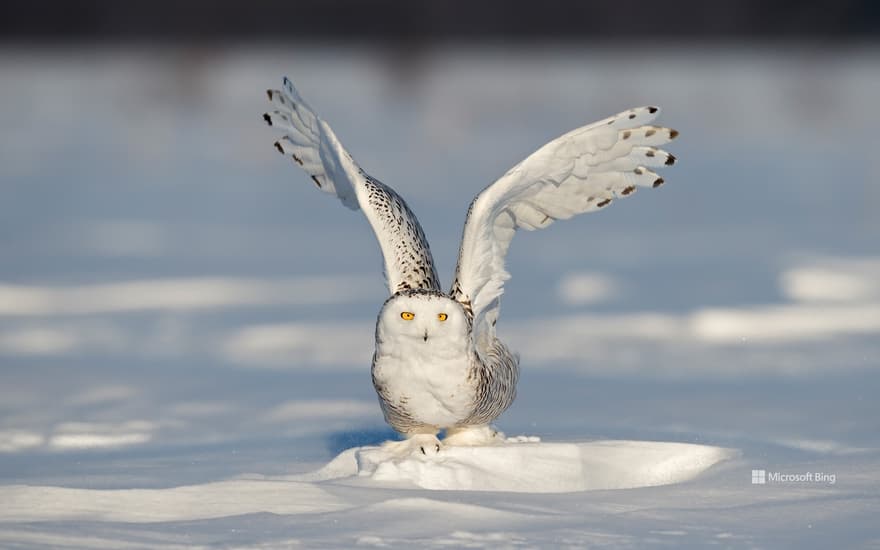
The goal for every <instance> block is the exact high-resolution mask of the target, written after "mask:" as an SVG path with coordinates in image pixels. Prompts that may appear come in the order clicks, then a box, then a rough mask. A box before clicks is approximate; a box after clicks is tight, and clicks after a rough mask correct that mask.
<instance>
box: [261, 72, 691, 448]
mask: <svg viewBox="0 0 880 550" xmlns="http://www.w3.org/2000/svg"><path fill="white" fill-rule="evenodd" d="M267 95H268V98H269V102H270V103H271V104H272V106H273V110H272V111H271V112H267V113H265V114H263V119H264V120H265V122H266V123H267V124H268V125H269V126H272V127H273V128H277V129H278V130H280V131H282V132H284V135H283V136H281V138H280V139H279V140H278V141H276V142H275V148H276V149H277V150H278V152H280V153H281V154H283V155H285V156H286V157H288V158H290V159H291V160H292V161H293V162H295V163H296V164H297V165H299V166H300V167H301V168H302V169H303V170H305V172H306V173H307V174H308V175H309V177H310V178H311V181H312V183H314V185H315V186H316V187H317V188H318V189H319V190H320V191H323V192H325V193H329V194H331V195H334V196H336V197H337V198H338V199H339V200H340V201H342V204H344V205H345V206H347V207H348V208H350V209H352V210H361V211H363V213H364V215H365V216H366V218H367V220H368V221H369V224H370V226H371V227H372V229H373V233H374V234H375V236H376V239H377V240H378V242H379V248H380V249H381V252H382V256H383V259H384V267H385V277H386V282H387V284H388V289H389V291H390V297H389V298H388V299H387V300H385V303H384V304H382V307H381V309H380V310H379V315H378V318H377V321H376V332H375V340H376V341H375V352H374V354H373V361H372V369H371V372H372V380H373V386H374V387H375V389H376V393H377V395H378V397H379V404H380V406H381V408H382V412H383V414H384V416H385V420H386V421H387V422H388V423H389V424H390V425H391V427H393V428H394V429H395V430H396V431H397V432H398V433H400V434H401V435H402V436H403V439H402V440H401V441H394V442H388V443H386V448H387V449H389V450H390V451H392V452H394V453H400V454H410V453H421V454H433V453H438V452H441V450H442V449H443V447H444V446H445V445H482V444H488V443H492V442H495V441H498V440H500V438H501V434H500V433H499V432H497V431H496V430H495V429H494V428H493V427H492V422H493V421H494V420H495V419H496V418H498V416H499V415H500V414H501V413H503V412H504V411H505V410H506V409H507V408H508V407H509V406H510V405H511V403H513V400H514V398H515V396H516V384H517V378H518V375H519V358H518V356H517V355H515V354H514V353H512V352H511V350H510V349H509V348H508V347H507V346H506V345H505V344H504V343H503V342H501V340H499V339H498V338H497V337H496V332H495V325H496V323H497V321H498V314H499V308H500V299H501V295H502V293H503V292H504V282H505V281H506V280H507V279H508V278H509V277H510V275H509V274H508V272H507V271H506V270H505V267H504V260H505V256H506V255H507V249H508V247H509V245H510V242H511V239H512V238H513V235H514V233H515V232H516V230H517V229H526V230H529V231H531V230H535V229H542V228H545V227H547V226H549V225H550V224H552V223H553V222H554V221H556V220H562V219H568V218H571V217H573V216H575V215H577V214H582V213H585V212H593V211H596V210H602V209H604V208H607V207H608V205H610V204H611V202H612V201H614V200H615V199H619V198H624V197H628V196H630V195H632V194H633V193H635V192H636V190H637V189H639V188H640V187H648V188H655V187H659V186H660V185H662V184H663V182H664V180H663V178H661V177H660V176H659V175H658V174H657V173H656V172H654V171H653V170H652V168H654V167H662V166H670V165H672V164H674V163H675V161H676V159H675V157H674V156H673V155H671V154H669V153H667V152H665V151H663V150H661V149H659V148H658V146H660V145H663V144H665V143H668V142H669V141H671V140H672V139H674V138H675V137H676V136H677V135H678V132H676V131H675V130H672V129H669V128H664V127H660V126H654V125H652V124H651V122H652V121H653V120H654V119H655V118H656V117H657V116H658V114H659V112H660V110H659V109H658V108H657V107H638V108H634V109H630V110H628V111H624V112H622V113H619V114H617V115H614V116H611V117H609V118H606V119H604V120H601V121H599V122H595V123H593V124H588V125H586V126H583V127H580V128H577V129H575V130H572V131H570V132H568V133H567V134H564V135H562V136H561V137H559V138H557V139H555V140H553V141H551V142H549V143H547V144H545V145H544V146H542V147H541V148H539V149H538V150H537V151H535V152H534V153H532V154H531V155H530V156H529V157H527V158H526V159H525V160H523V161H522V162H520V163H519V164H517V165H516V166H514V167H513V168H511V169H510V170H508V171H507V173H505V174H504V175H502V176H501V177H500V178H498V179H497V180H496V181H495V182H494V183H492V184H491V185H489V186H488V187H486V188H485V189H483V190H482V191H481V192H480V193H479V194H477V196H476V197H475V198H474V200H473V201H472V202H471V204H470V208H469V209H468V213H467V218H466V221H465V224H464V231H463V235H462V239H461V245H460V248H459V253H458V264H457V266H456V270H455V277H454V280H453V281H452V284H451V286H450V287H449V291H448V292H444V291H443V290H442V287H441V285H440V280H439V278H438V276H437V270H436V269H435V267H434V261H433V258H432V256H431V249H430V247H429V246H428V241H427V239H426V238H425V234H424V232H423V231H422V227H421V225H420V224H419V221H418V219H417V218H416V216H415V215H414V214H413V212H412V211H411V210H410V208H409V206H407V204H406V202H405V201H404V200H403V198H401V196H400V195H398V194H397V192H396V191H394V190H393V189H392V188H391V187H389V186H387V185H385V184H383V183H381V182H380V181H379V180H377V179H375V178H373V177H371V176H370V175H369V174H367V173H366V172H364V170H363V169H362V168H361V167H360V166H359V165H358V164H357V163H356V162H355V160H354V159H353V158H352V156H351V155H350V154H349V153H348V152H347V151H346V150H345V149H344V148H343V146H342V144H341V143H340V142H339V140H338V139H337V137H336V135H335V134H334V133H333V130H332V129H331V128H330V126H329V125H328V124H327V123H326V122H325V121H324V120H323V119H321V118H319V117H318V116H317V115H316V114H315V112H314V111H313V110H312V109H311V107H309V105H308V104H307V103H306V102H305V101H304V100H303V98H302V97H301V96H300V94H299V92H298V91H297V90H296V88H295V87H294V86H293V84H292V83H291V82H290V80H289V79H288V78H286V77H285V78H284V80H283V85H282V87H281V89H280V90H268V91H267ZM441 432H442V433H443V434H444V438H443V440H442V441H441V440H440V439H438V435H439V434H441Z"/></svg>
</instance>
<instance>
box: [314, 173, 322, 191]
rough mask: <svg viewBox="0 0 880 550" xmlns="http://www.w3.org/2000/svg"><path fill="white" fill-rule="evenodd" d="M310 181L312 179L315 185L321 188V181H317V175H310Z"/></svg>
mask: <svg viewBox="0 0 880 550" xmlns="http://www.w3.org/2000/svg"><path fill="white" fill-rule="evenodd" d="M312 181H314V182H315V185H317V186H318V189H321V182H320V181H318V178H317V176H312Z"/></svg>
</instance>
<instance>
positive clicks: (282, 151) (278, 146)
mask: <svg viewBox="0 0 880 550" xmlns="http://www.w3.org/2000/svg"><path fill="white" fill-rule="evenodd" d="M275 148H276V149H278V152H279V153H281V154H282V155H283V154H284V149H282V148H281V143H280V142H278V141H276V142H275Z"/></svg>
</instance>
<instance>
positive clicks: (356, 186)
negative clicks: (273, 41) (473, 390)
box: [263, 77, 440, 294]
mask: <svg viewBox="0 0 880 550" xmlns="http://www.w3.org/2000/svg"><path fill="white" fill-rule="evenodd" d="M266 93H267V94H268V96H269V102H270V103H271V104H272V105H273V107H274V108H275V110H274V111H272V112H270V113H265V114H263V119H264V120H265V121H266V123H267V124H269V126H273V127H275V128H278V129H280V130H282V131H283V132H284V136H282V137H281V139H279V140H278V141H276V142H275V148H276V149H278V151H279V152H280V153H281V154H283V155H285V156H287V157H289V158H291V159H292V160H293V162H295V163H296V164H298V165H299V166H300V167H302V168H303V169H304V170H305V171H306V172H307V173H308V174H309V176H311V178H312V181H313V182H314V184H315V185H316V186H317V187H318V189H320V190H321V191H323V192H325V193H330V194H332V195H335V196H336V197H337V198H338V199H339V200H341V201H342V204H344V205H345V206H347V207H348V208H351V209H352V210H357V209H361V210H363V212H364V215H365V216H366V217H367V220H368V221H369V222H370V226H371V227H372V228H373V233H374V234H375V235H376V239H377V240H378V241H379V247H380V248H381V250H382V256H383V258H384V260H385V278H386V282H387V283H388V289H389V290H390V291H391V293H392V294H394V293H395V292H398V291H400V290H405V289H410V288H424V289H431V290H438V291H439V290H440V281H439V279H438V277H437V271H436V269H435V267H434V260H433V258H432V256H431V249H430V247H429V246H428V241H427V239H426V238H425V233H424V231H423V230H422V226H421V225H420V224H419V221H418V220H417V219H416V217H415V215H414V214H413V213H412V211H411V210H410V209H409V207H408V206H407V204H406V202H404V200H403V199H402V198H401V197H400V195H398V194H397V193H396V192H395V191H394V190H393V189H391V188H390V187H388V186H387V185H385V184H383V183H382V182H380V181H378V180H376V179H374V178H372V177H370V176H369V175H368V174H367V173H366V172H364V171H363V170H362V169H361V167H360V166H358V164H357V163H356V162H355V161H354V159H353V158H352V157H351V155H350V154H348V151H346V150H345V149H344V148H343V147H342V144H341V143H339V140H338V139H337V138H336V135H335V134H334V133H333V130H332V129H331V128H330V125H329V124H327V123H326V122H324V120H322V119H321V118H319V117H318V115H316V114H315V112H314V111H313V110H312V109H311V107H309V106H308V104H307V103H306V102H305V101H304V100H303V98H302V97H301V96H300V95H299V92H298V91H297V90H296V88H294V86H293V84H292V83H291V82H290V80H289V79H288V78H287V77H285V78H284V85H283V86H282V89H281V90H267V92H266Z"/></svg>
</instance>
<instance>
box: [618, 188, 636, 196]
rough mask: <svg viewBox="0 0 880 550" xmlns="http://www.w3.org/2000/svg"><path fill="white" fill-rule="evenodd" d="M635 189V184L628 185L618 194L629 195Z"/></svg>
mask: <svg viewBox="0 0 880 550" xmlns="http://www.w3.org/2000/svg"><path fill="white" fill-rule="evenodd" d="M635 190H636V186H635V185H630V186H627V187H624V188H623V191H621V192H620V194H621V195H623V196H624V197H625V196H627V195H631V194H632V193H633V192H634V191H635Z"/></svg>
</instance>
